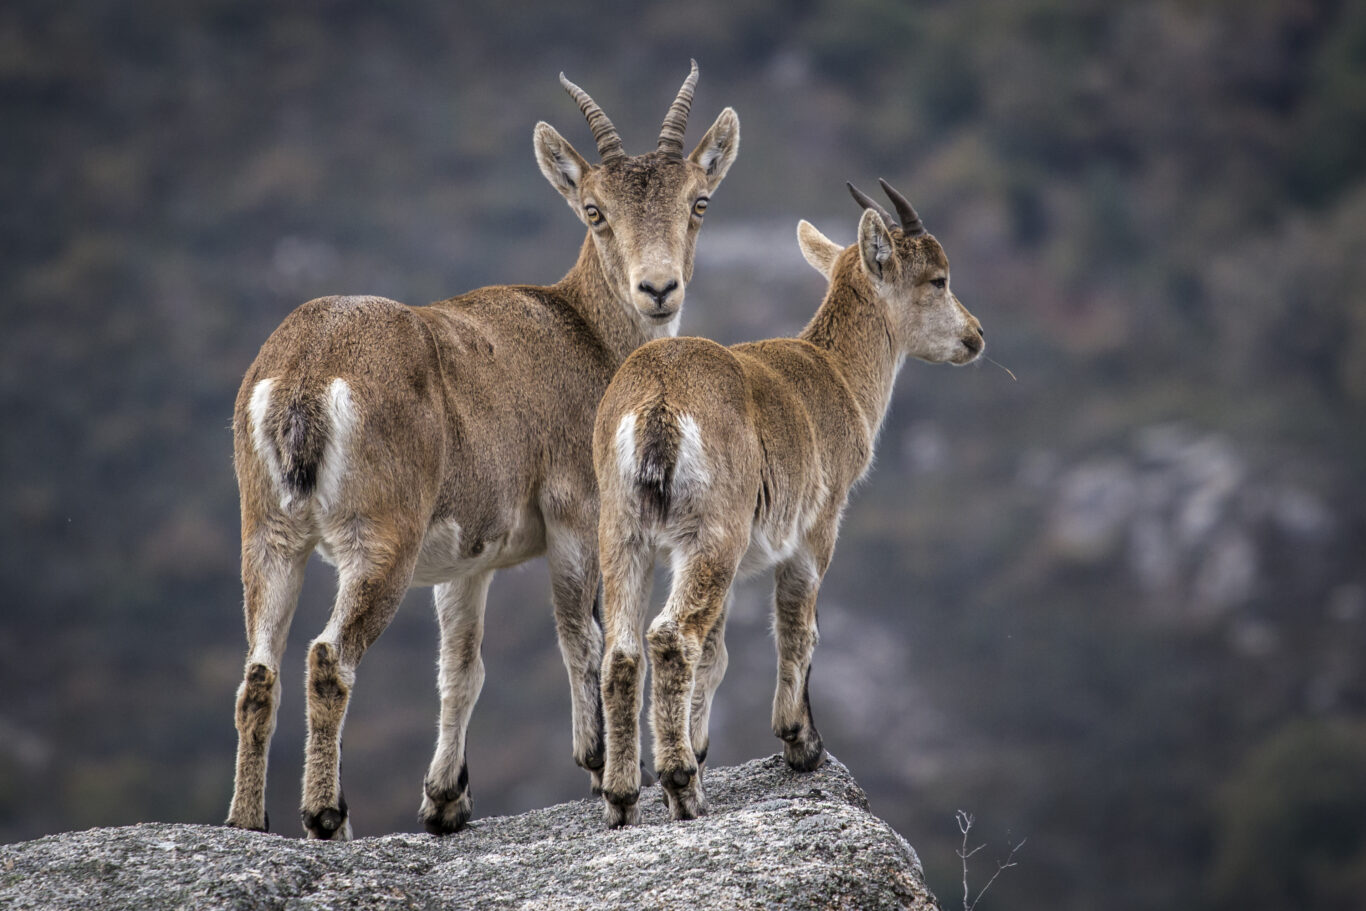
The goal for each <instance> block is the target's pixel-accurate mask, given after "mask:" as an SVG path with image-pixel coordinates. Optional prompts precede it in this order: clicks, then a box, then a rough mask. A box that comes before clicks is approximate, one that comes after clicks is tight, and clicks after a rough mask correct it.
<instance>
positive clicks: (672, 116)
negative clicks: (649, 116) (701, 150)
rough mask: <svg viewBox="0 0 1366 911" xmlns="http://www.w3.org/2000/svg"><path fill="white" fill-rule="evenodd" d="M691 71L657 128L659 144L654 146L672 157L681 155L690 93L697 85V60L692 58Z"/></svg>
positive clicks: (680, 156)
mask: <svg viewBox="0 0 1366 911" xmlns="http://www.w3.org/2000/svg"><path fill="white" fill-rule="evenodd" d="M691 63H692V72H690V73H688V78H687V79H684V80H683V87H682V88H681V89H679V90H678V97H677V98H675V99H674V103H673V104H671V105H669V113H668V114H667V115H666V116H665V117H664V126H663V127H661V128H660V130H659V145H658V146H656V148H657V149H658V150H659V151H661V152H663V153H664V154H666V155H671V156H673V157H674V158H682V157H683V134H684V133H685V132H687V129H688V112H689V111H690V110H692V93H693V89H695V88H696V87H697V61H696V60H693V61H691Z"/></svg>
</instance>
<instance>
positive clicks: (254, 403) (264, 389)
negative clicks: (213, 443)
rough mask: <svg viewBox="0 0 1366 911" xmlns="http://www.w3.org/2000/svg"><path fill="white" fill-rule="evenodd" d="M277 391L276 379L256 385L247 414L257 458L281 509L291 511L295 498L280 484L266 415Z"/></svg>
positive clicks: (269, 378) (278, 468) (279, 472)
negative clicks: (264, 470) (262, 466)
mask: <svg viewBox="0 0 1366 911" xmlns="http://www.w3.org/2000/svg"><path fill="white" fill-rule="evenodd" d="M274 389H275V378H274V377H268V378H267V379H264V380H261V381H260V382H259V383H257V384H256V387H255V388H254V389H252V390H251V401H250V402H248V403H247V414H248V415H250V416H251V442H252V445H253V446H255V447H256V457H257V458H259V459H260V460H261V463H262V464H263V465H264V466H265V469H266V476H267V477H269V478H270V484H271V486H272V487H274V488H275V492H276V493H277V494H278V495H279V497H280V508H281V509H289V505H290V503H291V502H293V500H294V497H293V496H291V495H290V493H289V492H288V491H287V490H285V488H284V485H282V484H281V483H280V475H281V469H280V457H279V454H278V453H276V451H275V446H274V444H273V443H272V442H271V439H270V432H269V430H267V428H266V414H267V413H268V412H269V411H270V393H271V392H272V391H273V390H274Z"/></svg>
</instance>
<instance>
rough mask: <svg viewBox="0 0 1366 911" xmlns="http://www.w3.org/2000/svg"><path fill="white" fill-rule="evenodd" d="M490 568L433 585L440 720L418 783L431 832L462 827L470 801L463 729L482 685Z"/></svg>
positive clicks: (425, 824)
mask: <svg viewBox="0 0 1366 911" xmlns="http://www.w3.org/2000/svg"><path fill="white" fill-rule="evenodd" d="M492 579H493V571H492V570H486V571H484V572H481V573H479V574H477V575H472V576H466V577H464V578H461V579H457V580H455V581H453V582H447V583H445V584H443V585H438V586H436V590H435V601H436V619H437V623H438V624H439V626H440V628H441V659H440V665H439V672H438V680H437V683H438V686H439V688H440V691H441V724H440V729H439V731H438V734H437V740H436V753H435V755H433V756H432V764H431V766H430V767H429V768H428V769H427V777H426V779H425V780H424V781H423V782H422V807H421V809H420V810H419V813H418V815H419V817H420V818H421V819H422V825H423V827H424V828H426V830H427V831H428V832H430V833H432V834H433V835H449V834H450V833H452V832H458V831H459V830H460V829H462V828H464V826H465V823H466V822H468V821H469V818H470V813H471V812H472V811H473V808H474V804H473V799H472V797H471V795H470V788H469V769H468V768H467V767H466V765H465V732H466V730H467V729H468V728H469V723H470V715H471V714H472V713H473V712H474V703H475V700H477V699H478V698H479V691H480V690H481V689H482V688H483V686H484V660H483V658H482V657H481V655H480V645H481V644H482V643H483V640H484V606H485V603H486V602H487V599H488V593H489V583H490V582H491V581H492Z"/></svg>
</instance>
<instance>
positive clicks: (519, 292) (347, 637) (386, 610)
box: [228, 65, 739, 838]
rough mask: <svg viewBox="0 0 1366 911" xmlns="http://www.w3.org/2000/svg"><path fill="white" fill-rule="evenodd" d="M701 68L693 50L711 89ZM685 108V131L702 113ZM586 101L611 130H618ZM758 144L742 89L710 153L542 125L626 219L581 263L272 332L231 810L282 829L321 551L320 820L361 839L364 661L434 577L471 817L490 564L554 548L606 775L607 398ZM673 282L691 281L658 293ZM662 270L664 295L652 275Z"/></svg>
mask: <svg viewBox="0 0 1366 911" xmlns="http://www.w3.org/2000/svg"><path fill="white" fill-rule="evenodd" d="M561 78H562V81H563V82H565V85H566V88H568V89H570V90H571V94H574V95H575V98H576V100H580V99H587V96H586V94H584V93H582V90H580V89H578V88H577V87H576V86H572V84H570V83H568V82H567V80H563V77H561ZM695 80H696V68H695V65H694V70H693V73H692V75H691V76H690V77H689V82H688V83H685V89H686V90H687V91H686V94H687V97H688V98H689V99H690V98H691V84H692V82H694V81H695ZM683 95H684V93H683V92H680V97H682V96H683ZM679 104H680V103H679V102H677V101H676V102H675V107H674V109H671V115H670V121H668V122H666V132H668V135H669V136H672V135H673V133H674V132H678V131H680V130H681V126H680V123H681V121H680V119H679V116H680V115H679V111H678V107H679ZM588 105H592V110H593V111H594V112H595V118H596V119H595V121H594V123H595V124H596V125H595V132H597V133H600V134H601V137H600V139H601V140H603V141H605V140H607V139H609V138H615V136H616V133H615V129H614V128H612V127H611V125H610V122H608V121H606V117H605V115H602V114H601V111H600V110H598V109H597V108H596V105H593V103H592V100H591V99H587V102H586V104H583V105H582V106H583V108H584V110H585V113H588V111H589V108H588ZM682 116H683V117H686V109H684V110H683V114H682ZM616 142H617V144H618V145H617V148H618V150H619V140H616ZM738 143H739V121H738V119H737V118H736V116H735V113H734V111H732V110H730V109H729V108H727V109H726V110H725V111H724V112H723V113H722V114H721V116H720V117H719V118H718V119H717V121H716V123H715V124H714V125H713V126H712V128H711V130H710V131H708V133H707V135H706V136H705V137H704V138H703V140H702V142H701V143H700V144H699V146H698V147H697V149H696V150H695V151H694V152H693V154H692V156H691V157H689V158H684V157H682V155H681V154H670V153H669V150H670V149H672V146H671V145H667V146H663V145H662V150H656V151H653V152H650V153H647V154H645V155H641V156H637V157H627V156H626V155H624V154H622V153H620V152H619V151H618V152H617V154H614V155H613V156H612V157H611V159H610V160H607V161H604V162H603V163H602V164H599V165H590V164H589V163H588V162H587V161H586V160H585V159H583V157H582V156H580V155H579V154H578V152H577V151H575V150H574V148H573V146H571V145H570V144H569V143H568V142H567V141H566V140H564V139H563V137H561V136H560V135H559V134H558V133H557V132H556V131H555V130H554V129H553V128H552V127H550V126H549V125H548V124H545V123H540V124H538V125H537V126H536V129H535V150H536V156H537V160H538V164H539V166H540V168H541V171H542V173H543V174H544V175H545V176H546V177H547V179H548V180H550V182H551V184H552V185H553V186H555V188H556V189H557V190H558V191H559V192H560V193H561V195H562V196H563V197H564V198H565V200H566V201H567V202H568V203H569V205H570V207H571V208H572V209H573V210H574V212H575V213H576V214H577V215H578V217H579V218H580V219H581V220H583V221H584V222H585V224H589V223H590V221H591V220H592V219H590V217H589V215H588V214H587V211H588V210H587V206H589V205H592V206H596V207H597V209H598V211H600V212H601V213H602V214H603V215H604V216H605V217H604V218H602V219H600V220H599V223H598V224H595V225H590V230H589V232H588V235H587V237H586V238H585V240H584V243H583V246H582V248H581V249H580V251H579V257H578V261H577V262H576V263H575V265H574V267H573V268H572V269H571V270H570V271H569V273H568V274H567V275H565V277H564V278H563V279H562V280H561V281H559V282H558V283H556V284H554V285H550V286H546V287H539V286H529V285H517V286H499V287H490V288H481V289H478V290H475V291H471V292H469V293H467V294H463V295H460V296H458V297H453V298H451V299H449V300H445V301H441V302H438V303H436V304H432V305H431V306H427V307H408V306H405V305H403V304H399V303H395V302H394V301H390V300H385V299H382V298H374V297H327V298H319V299H317V300H313V301H310V302H308V303H306V304H304V305H303V306H301V307H299V308H298V309H297V310H295V311H294V312H293V313H292V314H290V315H289V316H288V317H287V318H286V319H285V321H284V322H283V323H282V324H281V325H280V327H279V328H278V329H277V330H276V331H275V332H274V333H273V334H272V335H271V336H270V338H269V339H267V341H266V342H265V344H264V345H263V346H262V348H261V351H260V353H259V354H258V356H257V358H256V360H255V362H254V363H253V364H252V365H251V367H250V369H249V370H248V371H247V374H246V377H245V378H244V380H243V382H242V387H241V390H240V391H239V393H238V396H237V404H236V409H235V412H234V417H233V438H234V465H235V467H236V471H237V478H238V486H239V490H240V493H241V506H242V581H243V590H244V594H245V614H246V625H247V639H248V657H247V667H246V671H245V674H244V682H243V684H242V687H241V689H240V691H239V698H238V711H237V719H238V729H239V732H240V736H239V742H238V762H237V770H238V771H237V779H236V783H235V787H234V794H233V800H232V806H231V808H230V810H229V814H228V823H229V824H230V825H236V826H242V827H246V828H257V829H259V828H264V827H265V824H266V820H265V769H266V752H267V749H268V744H269V739H270V731H271V730H273V728H274V719H275V712H276V708H277V706H278V704H279V700H278V693H279V683H278V674H279V667H280V660H281V655H282V653H283V650H284V643H285V638H286V636H287V634H288V630H289V624H290V621H291V618H292V615H293V612H294V606H295V603H296V601H297V597H298V593H299V587H300V584H301V582H302V575H303V567H304V564H305V562H306V561H307V558H308V555H309V553H310V552H312V551H313V550H314V549H317V550H318V551H319V552H320V553H322V555H323V556H324V557H325V558H326V559H328V560H329V561H330V562H332V563H334V564H335V565H336V566H337V567H338V572H339V586H338V588H339V590H338V594H337V599H336V603H335V606H334V608H333V613H332V618H331V621H330V622H329V623H328V626H327V628H326V629H325V630H324V631H323V633H322V634H321V635H320V636H319V637H318V638H317V639H316V640H315V642H314V643H313V645H312V646H311V647H310V650H309V655H308V687H307V697H308V712H307V717H308V745H307V755H306V758H305V763H304V769H305V773H304V789H303V806H302V808H301V813H302V816H303V819H304V825H305V828H306V829H307V831H308V834H309V835H310V836H312V837H318V838H332V837H346V836H347V835H348V834H349V831H350V823H349V820H348V818H347V811H346V807H345V804H344V801H343V799H342V796H341V781H340V772H339V765H340V751H341V731H342V727H343V724H344V721H345V714H346V706H347V702H348V699H349V694H350V691H351V688H352V686H353V685H354V681H355V669H356V666H357V664H358V663H359V662H360V659H361V656H362V655H363V654H364V653H365V650H366V649H367V648H369V647H370V645H371V644H373V643H374V641H375V639H377V638H378V637H379V635H380V634H381V633H382V632H383V631H384V629H385V628H386V627H387V626H388V624H389V622H390V620H391V619H392V617H393V615H394V612H395V611H396V610H397V608H398V604H399V601H400V600H401V598H402V596H403V594H404V592H405V591H406V590H407V589H408V587H409V586H410V585H412V584H422V585H433V584H434V585H435V586H436V591H435V601H436V609H437V615H438V619H439V621H440V626H441V638H442V643H441V661H440V674H439V686H440V690H441V703H442V706H441V723H440V734H439V739H438V742H437V750H436V755H435V756H434V757H433V760H432V764H431V767H430V769H429V771H428V775H427V780H426V781H425V782H424V788H423V791H424V795H423V798H422V807H421V815H422V819H423V821H424V824H425V825H426V827H427V828H428V829H429V830H430V831H433V832H437V833H442V834H444V833H446V832H451V831H455V830H456V829H458V828H460V827H461V826H462V825H463V824H464V822H465V821H466V820H467V819H468V817H469V814H470V809H471V804H470V800H469V790H468V787H467V782H468V772H467V769H466V767H465V761H464V754H465V728H466V726H467V725H468V722H469V716H470V712H471V711H472V709H473V706H474V701H475V699H476V698H477V696H478V692H479V689H480V687H481V686H482V683H483V679H484V669H483V662H482V660H481V658H480V655H479V650H480V642H481V640H482V635H483V615H484V602H485V597H486V594H487V591H488V583H489V579H490V578H491V576H492V573H493V572H494V571H495V570H497V569H499V568H501V567H506V566H512V565H515V564H517V563H521V562H523V561H525V560H528V559H531V558H533V557H535V556H538V555H540V554H543V553H545V554H547V555H548V557H549V562H550V572H551V579H552V602H553V605H554V611H555V619H556V625H557V630H558V633H559V639H560V647H561V651H562V654H563V657H564V660H565V665H566V668H567V670H568V672H569V677H570V685H571V697H572V699H571V701H572V705H573V725H574V757H575V759H576V761H578V762H579V764H580V765H582V766H584V767H585V768H587V769H589V770H590V774H591V775H592V778H593V782H594V784H595V785H596V784H597V781H598V772H597V770H598V769H600V768H601V764H602V763H601V754H602V732H601V707H600V702H599V700H600V695H599V684H598V674H599V666H600V663H601V654H602V646H601V630H600V628H599V625H598V622H597V620H596V619H595V618H594V599H595V594H596V591H597V585H598V578H599V577H598V569H597V535H596V530H597V496H596V482H595V480H594V477H593V470H592V461H591V449H590V439H591V429H592V422H593V415H594V411H595V408H596V406H597V402H598V399H599V398H600V396H601V394H602V391H603V390H604V389H605V388H606V386H607V383H608V381H609V380H610V379H611V376H612V373H613V371H614V370H615V369H616V368H617V366H618V365H620V363H621V362H622V361H623V360H624V359H625V358H626V356H627V355H628V354H629V353H630V352H631V351H632V350H634V349H635V348H636V347H638V346H639V345H641V344H642V343H644V342H646V341H648V340H650V339H651V338H655V337H658V336H661V335H665V334H672V332H673V331H674V330H675V328H676V325H677V316H678V311H679V308H680V307H681V305H682V300H683V295H684V290H685V287H686V283H687V281H688V280H689V279H690V278H691V276H692V262H693V250H694V246H695V244H696V239H697V232H698V231H699V229H700V227H701V221H702V219H701V217H700V215H699V214H698V212H697V211H696V206H697V200H698V199H699V198H700V197H706V196H707V195H709V194H710V193H711V192H712V191H713V190H715V188H716V187H717V185H718V184H719V183H720V182H721V179H722V178H723V177H724V176H725V173H726V170H727V169H728V168H729V166H730V164H731V162H732V161H733V160H734V158H735V153H736V151H737V149H738ZM600 144H601V143H600ZM668 281H673V282H674V283H675V287H674V288H672V289H670V290H669V291H668V293H667V294H664V293H659V292H660V291H661V289H663V288H664V287H665V286H666V285H667V282H668ZM646 282H650V283H652V284H651V286H650V288H651V290H652V292H653V293H650V292H649V291H642V290H641V287H640V286H641V285H642V284H644V283H646Z"/></svg>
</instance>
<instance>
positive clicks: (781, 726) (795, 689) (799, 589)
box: [773, 556, 825, 772]
mask: <svg viewBox="0 0 1366 911" xmlns="http://www.w3.org/2000/svg"><path fill="white" fill-rule="evenodd" d="M774 575H775V579H776V582H777V585H776V588H775V591H774V602H775V611H774V634H775V636H776V637H777V642H778V686H777V690H776V691H775V692H774V694H773V733H774V734H776V735H777V736H778V737H779V738H780V739H781V740H782V741H783V758H784V759H786V760H787V764H788V765H789V766H791V767H792V768H793V769H796V770H797V771H799V772H809V771H811V770H812V769H814V768H817V767H818V766H819V765H820V764H821V763H822V762H824V761H825V747H824V745H823V744H822V743H821V735H820V733H819V732H818V731H817V730H816V724H815V722H814V721H813V720H812V718H811V699H810V696H809V694H808V688H807V682H808V680H809V678H810V675H811V654H812V652H814V651H815V649H816V642H817V640H818V639H819V634H818V633H817V631H816V592H817V590H818V588H819V586H820V578H819V576H818V575H817V573H816V570H815V568H814V566H812V563H811V560H810V559H809V558H808V557H806V556H798V557H795V558H793V559H791V560H789V561H788V562H786V563H783V564H781V565H779V567H778V569H777V571H776V573H775V574H774Z"/></svg>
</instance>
